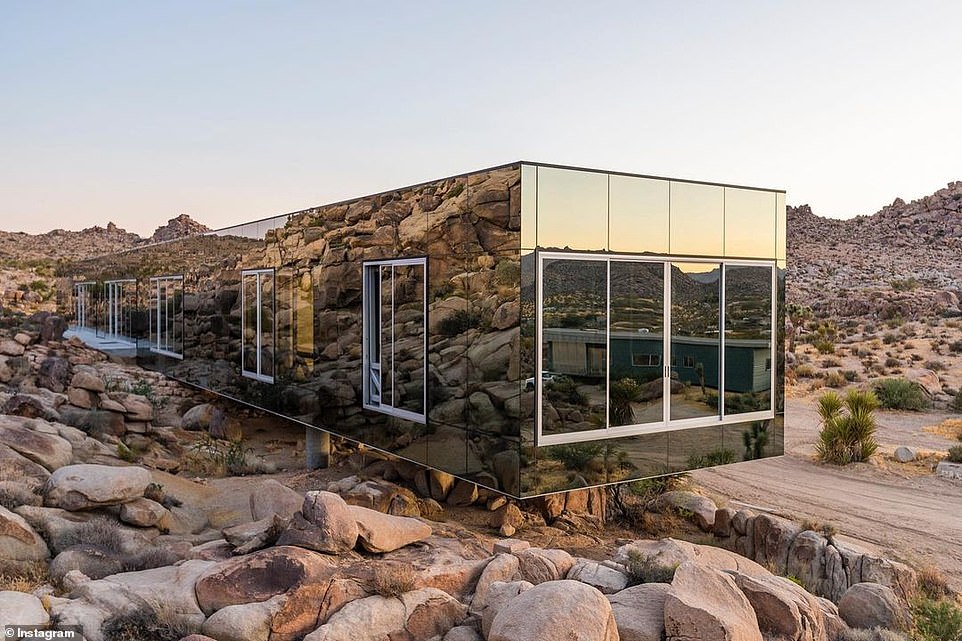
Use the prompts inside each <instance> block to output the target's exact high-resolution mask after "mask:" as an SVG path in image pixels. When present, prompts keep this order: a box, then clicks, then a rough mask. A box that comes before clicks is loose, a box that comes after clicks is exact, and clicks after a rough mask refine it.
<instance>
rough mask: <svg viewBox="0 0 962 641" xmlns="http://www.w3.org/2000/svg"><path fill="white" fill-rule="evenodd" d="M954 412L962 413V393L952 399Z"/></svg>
mask: <svg viewBox="0 0 962 641" xmlns="http://www.w3.org/2000/svg"><path fill="white" fill-rule="evenodd" d="M952 411H954V412H962V391H959V393H958V394H956V395H955V396H953V397H952Z"/></svg>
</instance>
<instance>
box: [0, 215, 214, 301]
mask: <svg viewBox="0 0 962 641" xmlns="http://www.w3.org/2000/svg"><path fill="white" fill-rule="evenodd" d="M205 231H209V228H208V227H206V226H204V225H202V224H200V223H198V222H196V221H195V220H193V219H191V217H190V216H188V215H187V214H181V215H180V216H177V217H176V218H171V219H170V220H168V221H167V224H166V225H162V226H160V227H158V228H157V230H156V231H155V232H154V233H153V235H151V236H150V237H149V238H142V237H140V236H138V235H137V234H134V233H132V232H128V231H127V230H125V229H122V228H120V227H118V226H117V225H115V224H114V223H107V226H106V227H100V226H95V227H88V228H87V229H84V230H82V231H67V230H64V229H54V230H53V231H49V232H47V233H45V234H26V233H23V232H6V231H0V309H11V310H17V311H22V312H27V313H32V312H36V311H53V310H54V309H56V305H55V296H56V287H57V283H56V282H55V279H54V277H55V275H56V274H57V267H58V264H62V263H69V262H72V261H77V260H84V259H89V258H97V257H99V256H103V255H106V254H110V253H113V252H118V251H122V250H125V249H130V248H131V247H136V246H137V245H145V244H150V243H159V242H163V241H167V240H173V239H175V238H183V237H184V236H190V235H193V234H200V233H203V232H205Z"/></svg>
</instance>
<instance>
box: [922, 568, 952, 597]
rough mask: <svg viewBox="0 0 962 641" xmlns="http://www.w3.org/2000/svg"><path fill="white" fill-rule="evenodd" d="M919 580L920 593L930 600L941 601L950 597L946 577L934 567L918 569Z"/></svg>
mask: <svg viewBox="0 0 962 641" xmlns="http://www.w3.org/2000/svg"><path fill="white" fill-rule="evenodd" d="M916 576H917V580H918V585H919V591H920V592H921V593H922V594H923V595H924V596H926V597H928V598H930V599H941V598H942V597H945V596H948V595H949V592H950V590H949V584H948V581H946V579H945V575H944V574H942V571H941V570H939V569H938V568H937V567H935V566H934V565H926V566H924V567H921V568H919V569H918V571H917V573H916Z"/></svg>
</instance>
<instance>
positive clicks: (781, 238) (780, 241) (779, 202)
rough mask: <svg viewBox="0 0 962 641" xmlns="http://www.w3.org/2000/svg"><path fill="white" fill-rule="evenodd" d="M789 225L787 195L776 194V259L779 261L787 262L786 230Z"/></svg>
mask: <svg viewBox="0 0 962 641" xmlns="http://www.w3.org/2000/svg"><path fill="white" fill-rule="evenodd" d="M787 225H788V218H787V213H786V211H785V194H775V258H776V259H778V260H785V228H786V226H787Z"/></svg>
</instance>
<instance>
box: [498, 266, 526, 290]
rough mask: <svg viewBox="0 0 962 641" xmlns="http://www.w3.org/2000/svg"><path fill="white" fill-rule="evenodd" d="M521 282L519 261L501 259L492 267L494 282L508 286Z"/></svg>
mask: <svg viewBox="0 0 962 641" xmlns="http://www.w3.org/2000/svg"><path fill="white" fill-rule="evenodd" d="M519 282H521V263H519V262H517V261H514V260H502V261H501V262H499V263H498V264H497V265H495V267H494V284H495V285H503V286H506V287H509V286H511V285H517V284H518V283H519Z"/></svg>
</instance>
